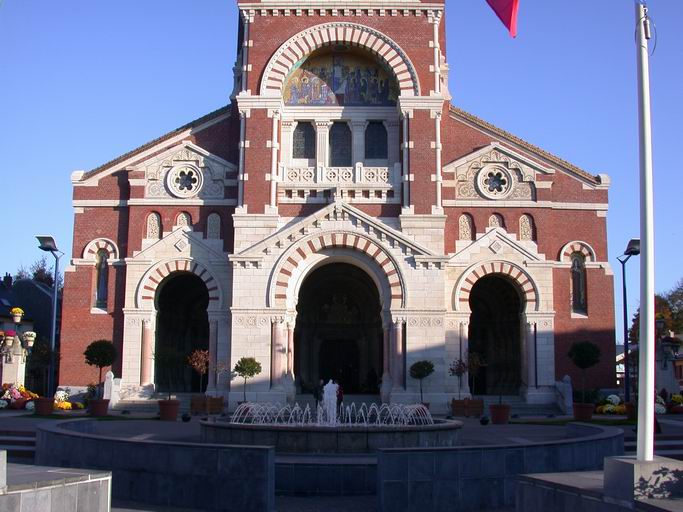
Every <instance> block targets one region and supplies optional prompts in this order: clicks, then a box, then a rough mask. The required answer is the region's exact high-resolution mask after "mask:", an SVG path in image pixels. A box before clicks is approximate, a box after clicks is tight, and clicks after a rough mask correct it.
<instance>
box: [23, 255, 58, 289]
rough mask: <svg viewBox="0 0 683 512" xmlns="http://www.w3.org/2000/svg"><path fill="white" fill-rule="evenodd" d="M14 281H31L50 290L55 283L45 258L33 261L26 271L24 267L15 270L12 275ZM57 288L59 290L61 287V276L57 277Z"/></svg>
mask: <svg viewBox="0 0 683 512" xmlns="http://www.w3.org/2000/svg"><path fill="white" fill-rule="evenodd" d="M14 279H15V280H19V279H33V280H34V281H37V282H39V283H43V284H44V285H45V286H48V287H49V288H52V287H53V286H54V282H55V278H54V274H53V273H52V267H51V266H50V265H48V261H47V258H46V257H45V256H43V257H41V258H40V259H39V260H36V261H34V262H33V263H32V264H31V266H30V267H29V269H28V270H26V269H25V268H24V267H19V270H17V273H16V274H15V275H14ZM57 286H58V288H60V289H61V287H62V278H61V276H60V277H59V280H58V282H57Z"/></svg>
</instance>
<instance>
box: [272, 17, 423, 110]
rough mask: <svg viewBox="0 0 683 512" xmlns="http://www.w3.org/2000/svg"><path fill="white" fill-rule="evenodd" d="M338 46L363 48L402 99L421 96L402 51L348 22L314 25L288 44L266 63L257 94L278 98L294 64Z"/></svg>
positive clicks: (379, 35)
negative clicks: (393, 77) (391, 75)
mask: <svg viewBox="0 0 683 512" xmlns="http://www.w3.org/2000/svg"><path fill="white" fill-rule="evenodd" d="M338 43H346V44H349V45H351V46H356V47H360V48H365V49H366V50H368V51H370V52H371V53H373V54H375V55H376V56H378V57H379V58H380V59H381V60H382V61H383V62H384V63H385V64H386V66H388V67H389V68H390V69H392V70H393V72H394V74H395V75H396V80H397V81H398V86H399V89H400V91H401V92H400V95H401V96H419V95H420V86H419V82H418V78H417V72H416V71H415V66H413V63H412V62H411V61H410V58H409V57H408V55H407V54H406V53H405V52H404V51H403V50H402V49H401V47H400V46H399V45H398V44H396V42H395V41H393V40H392V39H391V38H389V37H388V36H386V35H384V34H382V33H381V32H379V31H377V30H375V29H372V28H370V27H366V26H364V25H359V24H357V23H349V22H333V23H324V24H322V25H316V26H314V27H310V28H308V29H306V30H304V31H302V32H299V33H298V34H296V35H295V36H293V37H291V38H290V39H289V40H287V41H286V42H285V43H284V44H283V45H282V46H280V48H279V49H278V50H277V51H276V52H275V54H273V56H272V57H271V59H270V61H269V62H268V65H267V66H266V68H265V71H264V72H263V77H262V78H261V92H260V94H261V95H262V96H274V95H280V94H281V93H282V89H283V87H284V84H285V81H286V78H287V76H288V75H289V73H290V72H291V71H292V69H293V68H294V67H295V65H296V64H297V63H299V62H300V61H301V60H302V59H304V58H305V57H306V56H307V55H309V54H311V53H312V52H314V51H315V50H317V49H319V48H322V47H324V46H331V45H333V44H338Z"/></svg>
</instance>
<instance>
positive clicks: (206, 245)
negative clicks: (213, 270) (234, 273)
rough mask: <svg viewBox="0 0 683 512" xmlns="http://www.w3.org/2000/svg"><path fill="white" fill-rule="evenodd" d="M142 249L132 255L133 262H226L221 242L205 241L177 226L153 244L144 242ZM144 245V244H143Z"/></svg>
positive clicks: (198, 234) (201, 237)
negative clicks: (179, 259)
mask: <svg viewBox="0 0 683 512" xmlns="http://www.w3.org/2000/svg"><path fill="white" fill-rule="evenodd" d="M145 242H146V243H148V244H149V245H143V247H144V248H143V249H142V250H141V251H138V252H136V253H134V254H133V260H158V259H163V258H168V257H192V258H194V259H200V260H203V261H222V260H224V261H227V254H226V253H224V252H223V250H222V247H223V240H221V239H216V240H206V239H204V238H203V235H202V233H199V232H194V231H191V230H190V229H188V228H187V227H185V226H178V227H176V228H175V229H173V231H171V232H169V233H164V236H163V237H162V238H160V239H159V240H156V241H154V242H151V243H150V242H149V241H148V240H147V241H145ZM143 243H144V242H143Z"/></svg>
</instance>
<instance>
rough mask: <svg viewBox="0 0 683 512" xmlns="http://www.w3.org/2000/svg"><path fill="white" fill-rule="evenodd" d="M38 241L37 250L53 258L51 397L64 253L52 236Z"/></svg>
mask: <svg viewBox="0 0 683 512" xmlns="http://www.w3.org/2000/svg"><path fill="white" fill-rule="evenodd" d="M36 238H37V239H38V244H39V245H38V248H39V249H40V250H41V251H46V252H49V253H51V254H52V256H54V258H55V272H54V283H53V284H54V286H53V289H52V330H51V332H50V365H49V367H48V373H47V396H48V397H51V396H53V395H54V393H55V389H54V388H55V344H56V340H57V289H58V280H59V279H58V278H59V258H61V257H62V256H63V255H64V253H63V252H61V251H60V250H59V249H57V242H55V239H54V237H52V235H36Z"/></svg>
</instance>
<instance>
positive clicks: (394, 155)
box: [384, 120, 401, 184]
mask: <svg viewBox="0 0 683 512" xmlns="http://www.w3.org/2000/svg"><path fill="white" fill-rule="evenodd" d="M384 127H385V128H386V129H387V149H388V153H387V158H388V160H389V169H392V168H393V166H394V164H395V163H397V162H398V161H399V160H400V159H399V150H400V147H401V141H400V140H399V129H398V128H399V123H398V121H396V120H391V121H384ZM396 182H397V183H400V181H399V179H398V178H396ZM392 184H393V183H392Z"/></svg>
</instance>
